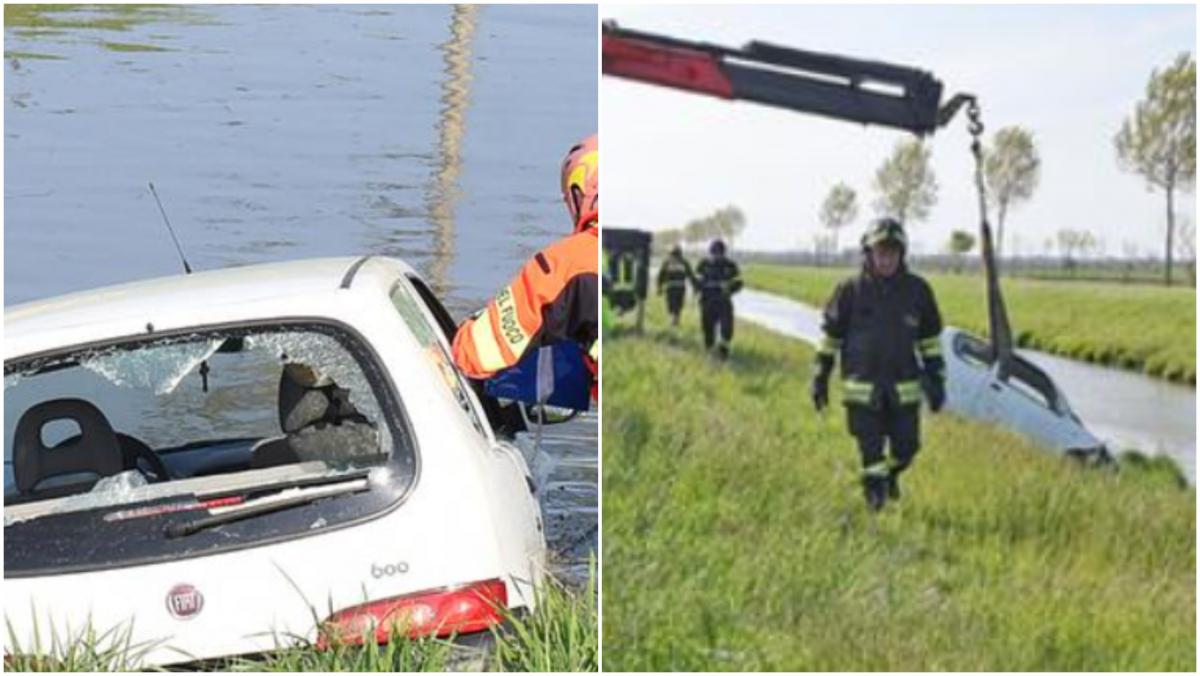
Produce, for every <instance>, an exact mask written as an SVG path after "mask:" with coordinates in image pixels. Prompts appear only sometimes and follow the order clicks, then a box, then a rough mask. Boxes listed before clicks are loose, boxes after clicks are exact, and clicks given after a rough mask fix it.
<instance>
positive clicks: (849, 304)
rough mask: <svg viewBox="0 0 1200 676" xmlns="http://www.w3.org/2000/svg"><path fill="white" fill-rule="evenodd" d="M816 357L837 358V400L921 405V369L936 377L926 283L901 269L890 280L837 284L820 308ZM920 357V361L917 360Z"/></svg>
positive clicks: (935, 335) (937, 352)
mask: <svg viewBox="0 0 1200 676" xmlns="http://www.w3.org/2000/svg"><path fill="white" fill-rule="evenodd" d="M821 329H822V331H823V333H824V336H823V339H822V341H821V344H820V345H819V347H818V354H819V355H822V356H824V357H826V358H832V357H833V356H834V355H840V356H841V362H842V366H841V372H842V381H843V382H842V384H843V401H844V402H845V403H847V404H857V405H872V406H873V405H877V404H878V403H879V398H881V397H888V398H893V397H894V399H892V401H895V402H896V403H899V404H900V405H904V406H909V405H912V406H915V405H919V404H920V403H921V386H920V377H921V372H922V368H923V367H925V368H929V367H931V366H932V367H934V370H935V371H937V372H938V374H939V375H940V371H941V343H940V342H939V341H940V338H939V336H940V335H941V332H942V317H941V314H940V313H939V311H938V307H937V301H936V299H935V298H934V296H933V290H932V289H930V288H929V284H928V283H927V282H926V281H925V280H924V279H922V278H921V277H918V276H917V275H914V274H912V273H910V272H908V270H907V269H906V268H903V267H902V268H901V269H900V270H899V271H898V272H897V273H896V274H895V275H893V276H892V277H891V278H886V279H885V278H879V277H875V276H874V275H871V274H870V273H868V272H865V271H864V272H863V273H861V274H859V275H857V276H855V277H852V278H850V279H847V280H845V281H843V282H842V283H841V284H839V285H838V287H837V290H835V291H834V293H833V297H832V298H830V299H829V302H828V303H827V304H826V305H825V312H824V316H823V322H822V325H821ZM918 355H920V362H918Z"/></svg>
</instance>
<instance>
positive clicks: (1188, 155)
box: [815, 53, 1196, 285]
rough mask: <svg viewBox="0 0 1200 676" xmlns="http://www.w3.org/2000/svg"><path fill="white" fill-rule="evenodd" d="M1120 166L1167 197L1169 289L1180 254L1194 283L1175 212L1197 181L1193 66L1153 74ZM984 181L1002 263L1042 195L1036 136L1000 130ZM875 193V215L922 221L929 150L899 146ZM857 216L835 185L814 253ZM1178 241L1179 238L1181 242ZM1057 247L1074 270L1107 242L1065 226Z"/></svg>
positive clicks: (916, 144)
mask: <svg viewBox="0 0 1200 676" xmlns="http://www.w3.org/2000/svg"><path fill="white" fill-rule="evenodd" d="M1113 145H1114V150H1115V153H1116V159H1117V162H1118V164H1119V166H1120V167H1121V168H1122V169H1125V170H1126V171H1129V172H1131V173H1136V174H1138V175H1140V176H1141V177H1142V178H1143V179H1145V181H1146V187H1147V188H1148V189H1149V190H1151V191H1160V190H1161V191H1162V192H1163V193H1164V195H1165V197H1166V222H1167V229H1166V242H1165V245H1164V259H1165V261H1166V265H1165V271H1164V276H1165V282H1166V283H1167V284H1168V285H1169V284H1171V283H1172V281H1173V261H1174V256H1175V254H1176V253H1178V254H1180V255H1182V256H1183V257H1184V258H1185V259H1190V260H1191V265H1192V268H1191V274H1192V278H1193V281H1194V280H1195V267H1194V266H1195V228H1194V225H1193V224H1192V223H1191V222H1190V221H1188V220H1186V219H1184V220H1183V221H1182V222H1179V219H1178V218H1177V217H1178V215H1177V214H1176V213H1175V197H1176V195H1177V193H1178V192H1179V191H1180V190H1186V191H1191V190H1193V189H1194V186H1195V177H1196V62H1195V59H1194V58H1193V56H1192V55H1191V54H1189V53H1184V54H1180V55H1179V56H1178V57H1176V59H1175V61H1174V62H1173V63H1172V64H1171V65H1170V66H1168V67H1166V68H1164V69H1161V70H1158V69H1156V70H1154V71H1153V72H1152V73H1151V75H1150V79H1149V82H1148V83H1147V85H1146V93H1145V97H1144V98H1143V99H1142V100H1141V101H1139V102H1138V103H1137V104H1136V107H1135V109H1134V111H1133V113H1132V114H1131V115H1130V116H1129V117H1128V118H1126V119H1125V120H1124V121H1123V122H1122V124H1121V127H1120V129H1119V130H1118V131H1117V133H1116V134H1115V135H1114V137H1113ZM983 158H984V160H983V174H984V183H985V188H986V191H987V197H988V201H989V203H990V204H991V205H992V206H993V207H994V209H995V214H996V242H995V249H996V255H997V257H999V256H1001V255H1002V253H1003V251H1004V245H1005V241H1006V240H1005V237H1004V235H1005V224H1006V222H1007V221H1008V217H1009V214H1010V211H1011V210H1013V209H1015V208H1016V207H1018V206H1020V205H1021V204H1022V203H1024V202H1027V201H1029V200H1030V199H1031V198H1032V197H1033V195H1034V193H1035V192H1036V190H1037V188H1038V184H1039V181H1040V178H1041V169H1042V158H1041V156H1040V154H1039V152H1038V147H1037V142H1036V139H1035V137H1034V134H1033V132H1032V131H1030V130H1029V129H1026V128H1023V127H1020V126H1010V127H1005V128H1003V129H1000V130H998V131H997V132H996V133H995V134H994V135H993V136H992V139H991V142H990V143H988V144H986V145H985V147H984V151H983ZM872 187H873V188H874V190H875V193H876V195H877V197H876V199H875V200H874V202H873V204H872V206H873V207H874V209H875V212H876V214H878V215H880V216H891V217H893V218H896V219H897V220H899V221H900V222H902V223H905V224H906V225H909V224H912V223H916V222H920V221H924V220H925V219H927V218H928V216H929V212H930V210H931V209H932V207H933V205H934V204H936V203H937V191H938V184H937V178H936V176H935V175H934V172H933V166H932V154H931V151H930V148H929V147H928V146H926V145H925V144H924V143H923V142H922V141H920V140H902V141H900V142H899V143H897V144H896V146H895V148H894V149H893V151H892V154H891V156H889V157H888V158H887V159H885V160H884V162H883V164H882V165H881V166H880V167H879V169H877V170H876V172H875V176H874V179H873V181H872ZM857 215H858V196H857V193H856V192H855V191H854V189H853V188H851V187H850V186H849V185H847V184H846V183H844V182H842V183H838V184H836V185H834V186H833V187H832V188H831V189H830V190H829V193H828V194H827V195H826V197H825V200H824V201H823V202H822V203H821V207H820V212H819V217H820V220H821V223H822V224H823V225H824V226H825V228H826V229H828V230H829V233H830V234H829V235H827V236H821V235H818V236H817V241H816V247H815V248H816V250H817V253H818V255H820V254H821V253H822V252H832V253H836V252H837V251H839V250H840V249H839V248H838V245H837V239H838V237H837V233H838V231H840V230H841V229H843V228H845V227H846V226H847V225H849V224H851V223H853V222H854V220H855V219H856V218H857ZM1177 235H1180V237H1178V239H1177ZM1046 242H1047V245H1046V246H1047V248H1050V247H1052V246H1053V245H1054V244H1057V246H1058V249H1059V251H1060V253H1061V254H1062V256H1063V259H1064V261H1065V262H1066V263H1067V264H1068V265H1070V264H1071V263H1073V261H1074V259H1075V257H1076V256H1079V255H1086V254H1089V253H1095V252H1098V251H1102V250H1103V248H1104V242H1103V241H1102V240H1100V239H1099V238H1098V237H1097V236H1096V235H1095V234H1094V233H1092V232H1090V231H1088V230H1086V229H1084V228H1071V227H1064V228H1062V229H1060V230H1058V231H1057V232H1056V233H1054V235H1053V237H1048V238H1047V239H1046ZM976 244H977V242H976V237H975V236H974V235H973V234H972V233H971V232H968V231H966V230H955V231H953V232H952V233H951V234H950V240H949V242H947V244H946V250H947V251H948V252H949V253H951V254H954V255H956V256H963V255H965V254H966V253H968V252H970V251H971V250H972V249H973V248H974V247H975V245H976Z"/></svg>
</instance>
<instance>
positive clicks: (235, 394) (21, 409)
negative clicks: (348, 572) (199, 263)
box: [4, 322, 416, 576]
mask: <svg viewBox="0 0 1200 676" xmlns="http://www.w3.org/2000/svg"><path fill="white" fill-rule="evenodd" d="M4 390H5V392H4V395H5V396H4V411H5V430H4V434H5V448H4V500H5V509H4V519H5V575H6V576H10V574H11V573H15V574H21V573H22V572H24V573H26V574H33V573H34V572H36V571H46V570H70V569H78V568H86V567H103V566H105V565H119V564H123V563H129V562H131V561H133V560H143V559H154V558H158V557H163V556H180V555H189V554H197V553H204V552H207V551H213V550H216V549H221V548H223V547H228V546H242V545H248V544H253V543H255V542H259V541H262V540H264V539H272V538H279V537H286V536H288V535H299V534H303V533H307V532H311V531H315V530H319V529H321V528H327V527H335V526H337V525H338V524H339V523H343V522H346V521H349V520H353V519H357V518H361V517H364V516H367V515H369V514H370V513H372V512H375V511H379V510H381V509H383V508H385V507H386V506H387V505H389V504H392V503H395V502H396V501H397V500H399V499H400V497H401V496H402V495H403V494H404V493H405V491H406V490H407V489H408V487H409V486H410V485H411V483H412V481H413V479H414V477H415V475H416V448H415V444H414V443H413V441H412V437H411V433H410V432H409V429H410V428H409V427H408V425H407V423H406V421H405V420H404V416H403V408H402V406H401V402H400V400H399V396H398V395H397V394H396V392H395V391H394V389H393V387H392V386H391V385H390V383H388V381H387V378H386V377H385V376H384V371H383V369H382V368H381V367H380V366H379V364H378V360H377V359H376V358H375V356H374V354H373V352H372V350H371V349H370V348H369V346H367V345H366V344H365V343H364V341H363V340H362V339H361V338H359V337H357V335H356V334H354V332H353V331H351V330H350V329H348V328H347V327H342V326H338V325H332V324H327V323H311V322H309V323H305V322H286V323H272V324H265V325H243V326H232V327H220V328H212V329H202V330H194V331H188V332H181V333H173V334H171V335H164V336H155V337H153V338H137V339H129V340H125V341H121V342H116V343H111V344H104V345H94V346H86V347H82V348H77V349H73V350H67V351H61V352H57V353H53V354H45V355H38V356H35V357H31V358H25V359H19V360H14V361H13V362H11V363H10V362H6V363H5V378H4ZM343 479H344V480H346V481H351V480H360V481H362V480H365V483H364V484H363V485H364V486H365V487H366V488H365V489H363V490H354V491H346V492H345V494H344V495H341V494H339V495H337V496H336V497H326V498H322V499H320V500H314V502H313V503H312V504H299V503H297V504H298V506H297V507H296V508H294V509H293V508H289V509H285V510H278V511H270V512H269V513H267V514H265V515H263V516H261V517H255V518H246V519H237V520H232V521H230V522H229V523H227V524H222V525H220V526H217V527H214V528H211V529H202V530H197V531H196V532H194V533H189V534H188V535H187V536H186V537H179V536H178V533H179V532H180V528H179V524H180V523H190V522H194V521H195V520H196V519H202V518H205V517H209V516H211V515H213V514H218V513H223V510H224V511H225V512H228V511H236V510H237V509H238V505H239V504H244V505H247V506H250V505H255V504H257V503H258V502H260V501H263V500H264V499H274V498H273V497H272V496H276V495H279V494H283V495H285V497H286V496H287V495H289V494H284V493H283V492H284V491H293V494H294V493H295V492H300V494H301V496H302V495H303V491H304V490H309V491H313V490H315V489H314V488H312V487H313V486H333V488H334V489H336V485H337V484H338V482H340V481H342V480H343ZM306 486H307V487H309V488H303V487H306ZM321 490H328V489H321ZM334 492H335V493H340V492H339V491H336V490H335V491H334ZM172 528H174V529H175V530H174V531H172V532H174V533H175V534H176V536H172V537H168V536H166V533H167V532H168V531H170V530H171V529H172ZM97 533H98V534H100V536H101V537H98V538H95V539H97V540H98V541H99V542H100V543H101V544H100V545H99V549H100V551H96V550H95V549H94V546H95V544H96V543H90V542H88V540H89V539H91V538H92V537H94V534H97ZM122 533H124V534H127V535H130V536H131V537H132V539H131V540H127V541H124V542H122V541H121V539H120V535H121V534H122ZM156 534H163V536H162V537H154V535H156ZM148 535H149V536H150V537H148ZM57 538H61V539H59V540H58V541H57V542H55V540H56V539H57ZM85 542H88V543H87V544H84V543H85ZM104 543H109V544H107V545H106V544H104Z"/></svg>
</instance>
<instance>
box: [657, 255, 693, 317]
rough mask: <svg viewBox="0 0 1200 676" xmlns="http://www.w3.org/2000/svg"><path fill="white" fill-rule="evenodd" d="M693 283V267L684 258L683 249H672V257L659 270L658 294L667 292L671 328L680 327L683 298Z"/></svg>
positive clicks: (668, 257)
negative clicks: (664, 290) (689, 284)
mask: <svg viewBox="0 0 1200 676" xmlns="http://www.w3.org/2000/svg"><path fill="white" fill-rule="evenodd" d="M691 281H692V266H691V265H688V262H687V259H686V258H684V257H683V249H681V248H679V247H678V246H676V247H674V248H673V249H671V255H669V256H667V259H666V260H665V261H663V264H662V267H660V268H659V269H658V293H659V295H662V292H663V289H664V288H665V289H666V290H667V312H670V313H671V326H679V313H680V312H682V311H683V297H684V295H685V294H687V286H688V283H690V282H691Z"/></svg>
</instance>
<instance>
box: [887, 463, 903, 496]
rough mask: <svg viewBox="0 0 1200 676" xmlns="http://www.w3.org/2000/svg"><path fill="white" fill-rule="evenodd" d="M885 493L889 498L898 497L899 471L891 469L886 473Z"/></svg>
mask: <svg viewBox="0 0 1200 676" xmlns="http://www.w3.org/2000/svg"><path fill="white" fill-rule="evenodd" d="M887 494H888V499H889V500H899V499H900V472H899V471H897V470H894V469H893V470H892V471H890V472H888V475H887Z"/></svg>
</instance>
